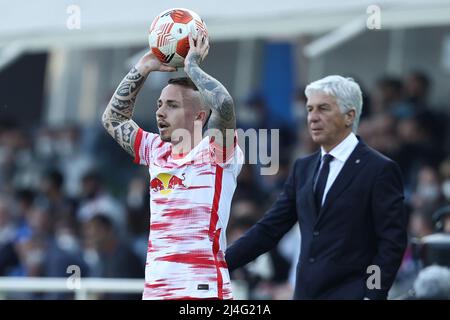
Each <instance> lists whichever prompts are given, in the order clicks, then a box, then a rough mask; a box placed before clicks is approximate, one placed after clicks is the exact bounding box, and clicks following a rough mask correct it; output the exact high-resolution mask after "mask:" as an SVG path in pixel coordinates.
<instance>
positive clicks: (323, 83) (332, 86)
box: [305, 75, 363, 133]
mask: <svg viewBox="0 0 450 320" xmlns="http://www.w3.org/2000/svg"><path fill="white" fill-rule="evenodd" d="M314 92H322V93H324V94H326V95H328V96H331V97H334V98H336V102H337V105H338V106H339V109H340V110H341V112H342V113H346V112H348V111H350V110H355V120H354V121H353V128H352V129H353V132H354V133H356V132H357V130H358V124H359V117H360V116H361V112H362V104H363V103H362V92H361V88H360V87H359V85H358V84H357V83H356V82H355V80H353V79H352V78H344V77H341V76H336V75H333V76H327V77H325V78H322V79H319V80H317V81H314V82H311V83H310V84H309V85H308V86H307V87H306V88H305V95H306V97H307V98H309V97H310V95H311V94H312V93H314Z"/></svg>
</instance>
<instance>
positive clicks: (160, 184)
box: [150, 173, 186, 195]
mask: <svg viewBox="0 0 450 320" xmlns="http://www.w3.org/2000/svg"><path fill="white" fill-rule="evenodd" d="M182 177H183V179H181V178H179V177H177V176H176V175H173V174H170V173H160V174H158V175H157V176H156V177H155V178H153V179H152V180H151V181H150V189H151V190H152V191H153V192H159V193H160V194H164V195H166V194H169V193H171V192H172V191H173V190H174V189H178V188H183V189H184V188H186V186H185V185H184V184H183V181H184V179H185V177H184V173H183V175H182Z"/></svg>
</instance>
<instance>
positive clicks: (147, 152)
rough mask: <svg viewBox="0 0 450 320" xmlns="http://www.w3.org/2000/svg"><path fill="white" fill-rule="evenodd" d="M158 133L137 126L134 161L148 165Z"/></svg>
mask: <svg viewBox="0 0 450 320" xmlns="http://www.w3.org/2000/svg"><path fill="white" fill-rule="evenodd" d="M158 137H159V135H157V134H154V133H151V132H147V131H144V130H142V129H141V128H139V130H138V132H137V134H136V140H135V141H134V163H136V164H140V165H145V166H149V165H150V161H151V160H150V159H151V155H152V151H153V149H154V145H155V142H156V140H157V138H158Z"/></svg>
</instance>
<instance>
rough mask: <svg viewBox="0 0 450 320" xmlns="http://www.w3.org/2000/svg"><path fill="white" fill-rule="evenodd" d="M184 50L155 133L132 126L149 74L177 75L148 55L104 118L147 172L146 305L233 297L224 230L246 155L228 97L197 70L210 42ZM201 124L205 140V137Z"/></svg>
mask: <svg viewBox="0 0 450 320" xmlns="http://www.w3.org/2000/svg"><path fill="white" fill-rule="evenodd" d="M189 44H190V49H189V52H188V55H187V56H186V59H185V66H184V71H185V72H186V73H187V75H188V76H189V77H185V78H176V79H171V80H169V83H168V85H167V86H166V87H165V88H164V89H163V90H162V92H161V95H160V97H159V99H158V102H157V111H156V121H157V124H158V129H159V135H158V134H155V133H151V132H146V131H144V130H142V129H141V128H139V126H138V125H137V124H136V123H135V122H134V121H133V120H132V114H133V109H134V102H135V100H136V96H137V94H138V92H139V90H140V88H141V87H142V85H143V83H144V81H145V79H146V78H147V77H148V75H149V74H150V73H151V72H154V71H163V72H171V71H175V70H176V69H175V68H172V67H169V66H166V65H163V64H161V62H159V60H158V59H157V58H156V57H155V56H154V55H153V54H152V53H151V52H149V53H147V54H145V55H144V56H143V57H142V58H141V59H140V60H139V62H138V63H137V64H136V65H135V67H134V68H132V69H131V71H130V72H129V73H128V74H127V75H126V76H125V78H124V79H123V80H122V82H121V83H120V85H119V87H118V88H117V90H116V91H115V93H114V95H113V97H112V99H111V101H110V103H109V104H108V106H107V108H106V111H105V112H104V114H103V125H104V127H105V128H106V130H107V131H108V133H109V134H110V135H111V136H112V137H113V138H114V139H115V140H116V141H117V142H118V143H119V144H120V145H121V146H122V148H123V149H125V150H126V151H127V152H128V153H129V154H131V155H132V156H133V157H134V159H135V162H136V163H138V164H141V165H146V166H148V167H149V173H150V198H151V222H150V236H149V242H148V251H147V263H146V270H145V288H144V292H143V299H231V298H232V292H231V284H230V276H229V273H228V269H227V265H226V262H225V259H224V251H225V249H226V238H225V236H226V234H225V231H226V226H227V223H228V218H229V212H230V206H231V199H232V197H233V193H234V190H235V188H236V178H237V176H238V174H239V172H240V170H241V166H242V161H243V160H242V159H243V155H242V150H241V149H240V148H239V146H238V145H237V141H236V140H237V139H236V133H235V126H236V124H235V123H236V120H235V112H234V104H233V99H232V98H231V96H230V94H229V93H228V91H227V90H226V89H225V87H224V86H223V85H222V84H221V83H220V82H219V81H217V80H216V79H214V78H213V77H211V76H210V75H208V74H207V73H205V72H204V71H203V70H202V69H201V68H200V67H199V64H200V62H201V61H202V60H203V59H204V58H205V57H206V56H207V54H208V51H209V41H208V39H207V37H204V36H201V35H200V36H198V37H196V38H193V37H192V36H191V35H190V36H189ZM206 125H207V127H208V131H207V132H210V134H209V135H206V136H205V137H204V138H203V137H202V127H206ZM209 129H211V130H209ZM198 131H200V132H198ZM230 132H231V134H230ZM198 137H200V138H198Z"/></svg>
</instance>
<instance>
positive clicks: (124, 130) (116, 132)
mask: <svg viewBox="0 0 450 320" xmlns="http://www.w3.org/2000/svg"><path fill="white" fill-rule="evenodd" d="M175 70H176V69H175V68H172V67H168V66H164V65H162V64H161V63H160V62H159V61H158V59H157V58H156V57H155V56H154V55H153V54H152V53H151V52H149V53H147V54H145V55H144V56H143V57H142V58H141V59H140V60H139V62H138V63H137V64H136V65H135V66H134V67H133V68H132V69H131V71H130V72H128V74H127V75H126V76H125V78H124V79H123V80H122V82H121V83H120V84H119V86H118V87H117V89H116V91H115V92H114V95H113V96H112V98H111V101H110V102H109V104H108V106H107V107H106V110H105V112H104V113H103V117H102V122H103V126H104V127H105V129H106V131H108V133H109V134H110V135H111V136H112V137H113V138H114V140H116V141H117V143H119V145H120V146H121V147H122V148H123V149H124V150H125V151H127V152H128V153H129V154H130V155H132V156H133V157H134V156H135V155H134V148H133V146H134V141H135V139H136V134H137V131H138V129H139V126H138V125H137V124H136V122H134V121H133V120H132V119H131V117H132V116H133V109H134V102H135V101H136V96H137V94H138V92H139V90H140V89H141V87H142V85H143V84H144V81H145V79H147V77H148V75H149V73H150V72H152V71H175Z"/></svg>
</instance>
